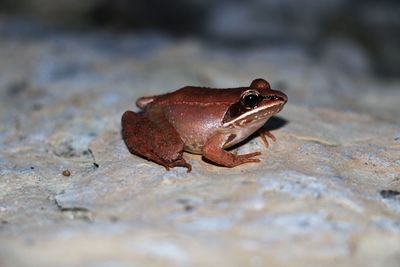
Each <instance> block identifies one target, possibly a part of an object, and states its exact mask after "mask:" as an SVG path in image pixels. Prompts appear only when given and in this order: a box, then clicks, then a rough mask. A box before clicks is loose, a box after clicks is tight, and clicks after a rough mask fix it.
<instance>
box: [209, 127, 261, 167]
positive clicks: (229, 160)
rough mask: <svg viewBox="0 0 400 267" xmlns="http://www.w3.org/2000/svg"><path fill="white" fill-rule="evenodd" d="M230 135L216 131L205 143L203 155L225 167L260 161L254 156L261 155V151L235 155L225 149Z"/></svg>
mask: <svg viewBox="0 0 400 267" xmlns="http://www.w3.org/2000/svg"><path fill="white" fill-rule="evenodd" d="M229 137H230V136H229V135H228V136H227V134H225V133H216V134H214V135H213V136H211V137H210V138H209V139H208V140H207V142H206V143H205V145H204V148H203V156H204V157H205V158H206V159H209V160H211V161H212V162H215V163H217V164H219V165H222V166H225V167H230V168H232V167H235V166H238V165H241V164H244V163H250V162H260V160H259V159H254V158H253V157H255V156H259V155H261V153H260V152H253V153H249V154H243V155H235V154H232V153H230V152H228V151H225V150H224V149H223V146H224V144H225V143H226V142H227V140H229Z"/></svg>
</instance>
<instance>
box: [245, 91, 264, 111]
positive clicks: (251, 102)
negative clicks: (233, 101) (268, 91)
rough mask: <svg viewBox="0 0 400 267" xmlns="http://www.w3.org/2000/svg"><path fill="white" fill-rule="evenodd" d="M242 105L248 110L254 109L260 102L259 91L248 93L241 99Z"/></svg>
mask: <svg viewBox="0 0 400 267" xmlns="http://www.w3.org/2000/svg"><path fill="white" fill-rule="evenodd" d="M241 101H242V104H243V105H244V106H245V107H247V108H254V107H255V106H257V104H258V103H259V102H260V95H259V93H258V92H257V91H247V92H245V93H244V94H243V95H242V97H241Z"/></svg>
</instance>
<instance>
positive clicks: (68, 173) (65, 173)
mask: <svg viewBox="0 0 400 267" xmlns="http://www.w3.org/2000/svg"><path fill="white" fill-rule="evenodd" d="M62 175H64V176H67V177H68V176H70V175H71V172H70V171H69V170H65V171H63V172H62Z"/></svg>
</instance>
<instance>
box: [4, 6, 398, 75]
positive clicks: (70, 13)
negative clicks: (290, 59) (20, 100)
mask: <svg viewBox="0 0 400 267" xmlns="http://www.w3.org/2000/svg"><path fill="white" fill-rule="evenodd" d="M0 10H1V17H0V18H8V19H9V18H12V19H25V20H26V19H29V20H31V21H36V22H40V23H44V24H46V25H50V26H52V27H55V28H57V29H64V30H65V29H69V30H71V29H72V30H106V31H120V32H143V31H154V32H157V33H163V34H167V35H170V36H171V37H174V38H196V39H198V40H201V41H203V42H205V43H207V44H210V45H216V46H221V47H224V48H227V49H247V48H252V47H260V46H262V47H265V46H284V45H295V46H298V47H301V48H302V49H304V50H305V51H307V52H308V53H309V55H310V56H314V57H318V55H319V54H320V53H321V51H322V50H323V49H324V48H325V47H326V46H328V45H329V42H330V40H332V39H335V38H341V39H344V40H346V42H350V43H352V44H354V45H356V46H358V47H360V48H361V50H362V51H363V53H365V54H366V55H367V56H368V58H369V59H370V61H371V65H372V68H373V71H374V73H375V74H377V75H378V76H379V77H382V78H398V77H400V52H399V50H400V49H399V48H400V1H395V0H382V1H372V0H364V1H362V0H324V1H315V0H280V1H279V0H232V1H227V0H174V1H165V0H136V1H130V0H58V1H54V0H19V1H15V0H0Z"/></svg>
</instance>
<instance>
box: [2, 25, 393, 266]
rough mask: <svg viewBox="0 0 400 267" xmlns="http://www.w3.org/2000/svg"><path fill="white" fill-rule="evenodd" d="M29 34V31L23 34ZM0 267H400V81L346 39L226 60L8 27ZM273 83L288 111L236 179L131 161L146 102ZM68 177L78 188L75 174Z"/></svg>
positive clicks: (180, 48)
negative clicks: (134, 121) (133, 122)
mask: <svg viewBox="0 0 400 267" xmlns="http://www.w3.org/2000/svg"><path fill="white" fill-rule="evenodd" d="M22 32H23V30H22ZM0 35H1V42H0V66H1V68H0V97H1V100H0V101H1V102H0V175H1V176H0V221H1V223H0V265H1V266H2V267H14V266H21V267H22V266H42V267H50V266H82V267H83V266H91V267H103V266H112V267H114V266H117V267H122V266H124V267H125V266H267V265H268V266H386V267H389V266H399V263H400V106H399V99H400V90H399V86H400V82H399V81H398V80H392V81H382V80H379V79H377V78H376V77H375V76H374V75H373V74H372V73H371V71H370V68H369V59H368V56H366V55H365V54H364V53H363V52H362V50H361V49H359V48H358V47H357V46H356V45H354V44H352V43H349V42H347V41H346V40H332V43H331V44H330V45H329V46H327V48H326V49H325V50H324V51H323V53H322V54H321V56H320V57H319V58H318V59H315V58H311V57H310V56H309V55H307V53H305V52H304V51H303V50H302V49H299V48H297V47H291V46H285V47H280V48H276V47H266V48H263V49H252V50H248V51H240V52H237V51H232V50H229V51H226V50H223V49H220V48H219V49H218V48H212V47H210V46H207V45H205V44H202V43H200V42H198V41H196V40H180V41H175V40H171V39H169V38H167V37H165V36H160V35H157V34H136V35H135V34H132V35H129V34H126V35H116V34H106V33H60V32H52V31H46V30H41V29H34V30H32V29H31V28H28V29H26V31H25V32H23V33H22V34H17V33H15V31H14V30H13V27H12V25H9V24H7V23H0ZM257 77H262V78H265V79H267V80H269V81H270V82H271V84H272V85H273V87H274V88H277V89H281V90H283V91H284V92H285V93H286V94H287V95H288V96H289V102H288V104H287V105H286V107H285V109H284V110H283V111H282V113H280V114H279V116H278V117H276V118H274V119H273V120H272V123H269V124H268V125H267V127H269V128H271V129H272V130H273V133H274V134H275V135H276V136H277V138H278V141H277V142H276V143H273V144H272V145H271V146H270V147H269V148H268V149H266V148H264V146H263V144H262V142H261V140H260V138H258V137H254V138H252V139H251V140H249V141H248V142H247V143H246V144H244V145H243V146H240V147H239V148H237V150H238V151H239V152H248V151H255V150H261V151H262V153H263V154H262V156H261V163H260V164H247V165H242V166H240V167H237V168H233V169H228V168H223V167H217V166H214V165H211V164H209V163H206V162H204V161H202V160H201V157H200V156H197V155H191V154H187V153H186V154H185V155H184V157H185V158H186V159H187V160H188V161H189V162H190V163H191V164H192V165H193V171H192V172H191V173H186V169H184V168H174V169H172V170H171V171H169V172H166V171H165V169H164V168H163V167H161V166H159V165H156V164H154V163H152V162H148V161H146V160H144V159H142V158H139V157H137V156H133V155H131V154H130V153H128V151H127V149H126V147H125V145H124V143H123V141H122V139H121V135H120V117H121V114H122V113H123V112H124V111H125V110H127V109H133V110H135V107H134V101H135V99H136V98H138V97H139V96H142V95H146V94H147V95H148V94H159V93H164V92H168V91H172V90H175V89H177V88H180V87H182V86H184V85H203V86H211V87H235V86H246V85H249V84H250V82H251V80H252V79H253V78H257ZM66 170H68V172H69V174H70V175H69V176H68V173H66V172H65V171H66Z"/></svg>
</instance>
